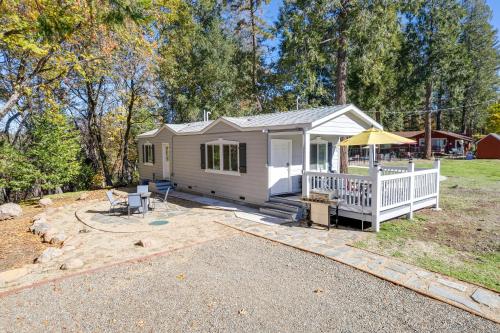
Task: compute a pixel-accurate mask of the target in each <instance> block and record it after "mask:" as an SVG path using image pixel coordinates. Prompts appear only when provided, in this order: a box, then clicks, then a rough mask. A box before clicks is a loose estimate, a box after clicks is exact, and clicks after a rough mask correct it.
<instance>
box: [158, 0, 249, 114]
mask: <svg viewBox="0 0 500 333" xmlns="http://www.w3.org/2000/svg"><path fill="white" fill-rule="evenodd" d="M187 10H188V12H189V20H185V21H183V22H181V24H179V25H177V26H174V27H167V28H165V29H164V30H163V35H162V39H163V40H165V41H166V42H165V44H164V45H162V46H161V49H160V60H159V61H160V69H159V70H160V72H159V75H160V80H161V81H162V90H163V95H164V97H163V98H164V100H165V106H166V108H167V110H168V112H167V113H168V114H169V115H170V116H171V119H170V120H173V121H176V122H186V121H195V120H201V119H202V113H203V111H204V110H205V111H209V112H211V117H214V118H216V117H218V116H221V115H234V114H237V113H238V112H239V108H238V104H239V103H238V98H239V96H238V92H237V84H236V80H237V72H238V70H237V64H236V59H235V53H236V43H235V41H234V39H232V38H230V37H229V36H228V35H227V34H226V32H225V31H224V29H223V26H222V23H223V22H222V17H221V11H222V8H221V6H220V5H219V4H217V3H214V2H212V1H200V2H193V3H191V4H188V8H187ZM167 120H168V119H167Z"/></svg>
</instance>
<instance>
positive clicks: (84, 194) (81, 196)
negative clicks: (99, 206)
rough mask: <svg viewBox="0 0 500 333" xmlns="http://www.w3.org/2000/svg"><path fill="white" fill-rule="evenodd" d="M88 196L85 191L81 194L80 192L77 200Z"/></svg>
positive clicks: (85, 198)
mask: <svg viewBox="0 0 500 333" xmlns="http://www.w3.org/2000/svg"><path fill="white" fill-rule="evenodd" d="M88 197H89V194H88V193H87V192H83V193H82V194H80V196H79V197H78V200H87V198H88Z"/></svg>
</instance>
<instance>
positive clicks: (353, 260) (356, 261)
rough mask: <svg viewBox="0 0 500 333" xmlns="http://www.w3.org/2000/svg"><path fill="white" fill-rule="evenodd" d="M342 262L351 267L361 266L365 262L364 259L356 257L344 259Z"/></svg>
mask: <svg viewBox="0 0 500 333" xmlns="http://www.w3.org/2000/svg"><path fill="white" fill-rule="evenodd" d="M344 261H345V262H346V263H348V264H349V265H353V266H358V265H361V264H362V263H364V262H365V260H364V259H361V258H356V257H352V258H349V257H347V258H345V259H344Z"/></svg>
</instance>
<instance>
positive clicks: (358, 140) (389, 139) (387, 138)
mask: <svg viewBox="0 0 500 333" xmlns="http://www.w3.org/2000/svg"><path fill="white" fill-rule="evenodd" d="M405 143H409V144H411V143H416V141H415V140H411V139H407V138H405V137H402V136H399V135H396V134H392V133H389V132H386V131H384V130H381V129H377V128H374V127H372V128H370V129H367V130H365V131H363V132H361V133H359V134H356V135H354V136H352V137H350V138H349V139H346V140H344V141H342V142H340V143H339V146H364V145H369V146H370V159H369V166H370V168H371V167H373V162H374V160H375V145H385V144H405Z"/></svg>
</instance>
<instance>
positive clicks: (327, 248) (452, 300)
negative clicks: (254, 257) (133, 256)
mask: <svg viewBox="0 0 500 333" xmlns="http://www.w3.org/2000/svg"><path fill="white" fill-rule="evenodd" d="M217 222H219V223H221V224H224V225H227V226H230V227H233V228H235V229H237V230H241V231H244V232H247V233H249V234H252V235H255V236H259V237H263V238H266V239H269V240H272V241H275V242H279V243H281V244H285V245H288V246H292V247H295V248H298V249H301V250H305V251H308V252H312V253H316V254H319V255H322V256H325V257H327V258H331V259H333V260H336V261H338V262H341V263H344V264H346V265H349V266H351V267H355V268H357V269H360V270H362V271H365V272H367V273H370V274H372V275H375V276H377V277H380V278H382V279H385V280H388V281H391V282H393V283H395V284H398V285H401V286H404V287H406V288H409V289H412V290H414V291H416V292H418V293H421V294H424V295H427V296H429V297H432V298H435V299H438V300H441V301H443V302H446V303H448V304H451V305H454V306H456V307H458V308H461V309H463V310H466V311H469V312H471V313H474V314H477V315H479V316H482V317H484V318H488V319H490V320H493V321H495V322H497V323H499V322H500V297H499V295H498V294H497V293H495V292H493V291H490V290H487V289H484V288H481V287H478V286H477V285H474V284H470V283H467V282H462V281H458V280H456V279H453V278H450V277H447V276H444V275H441V274H438V273H433V272H430V271H427V270H424V269H422V268H419V267H416V266H412V265H409V264H406V263H403V262H400V261H398V260H396V259H393V258H388V257H384V256H381V255H377V254H374V253H371V252H368V251H365V250H362V249H357V248H354V247H351V246H349V244H352V243H353V242H355V241H357V240H362V239H363V238H364V237H365V236H366V234H365V233H363V232H360V231H359V232H358V231H352V230H342V229H331V230H330V231H329V232H328V231H326V230H324V229H315V228H305V227H301V226H299V225H294V226H282V225H263V224H259V223H254V222H252V221H249V220H244V219H240V218H236V217H234V218H233V219H223V220H219V221H217Z"/></svg>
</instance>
